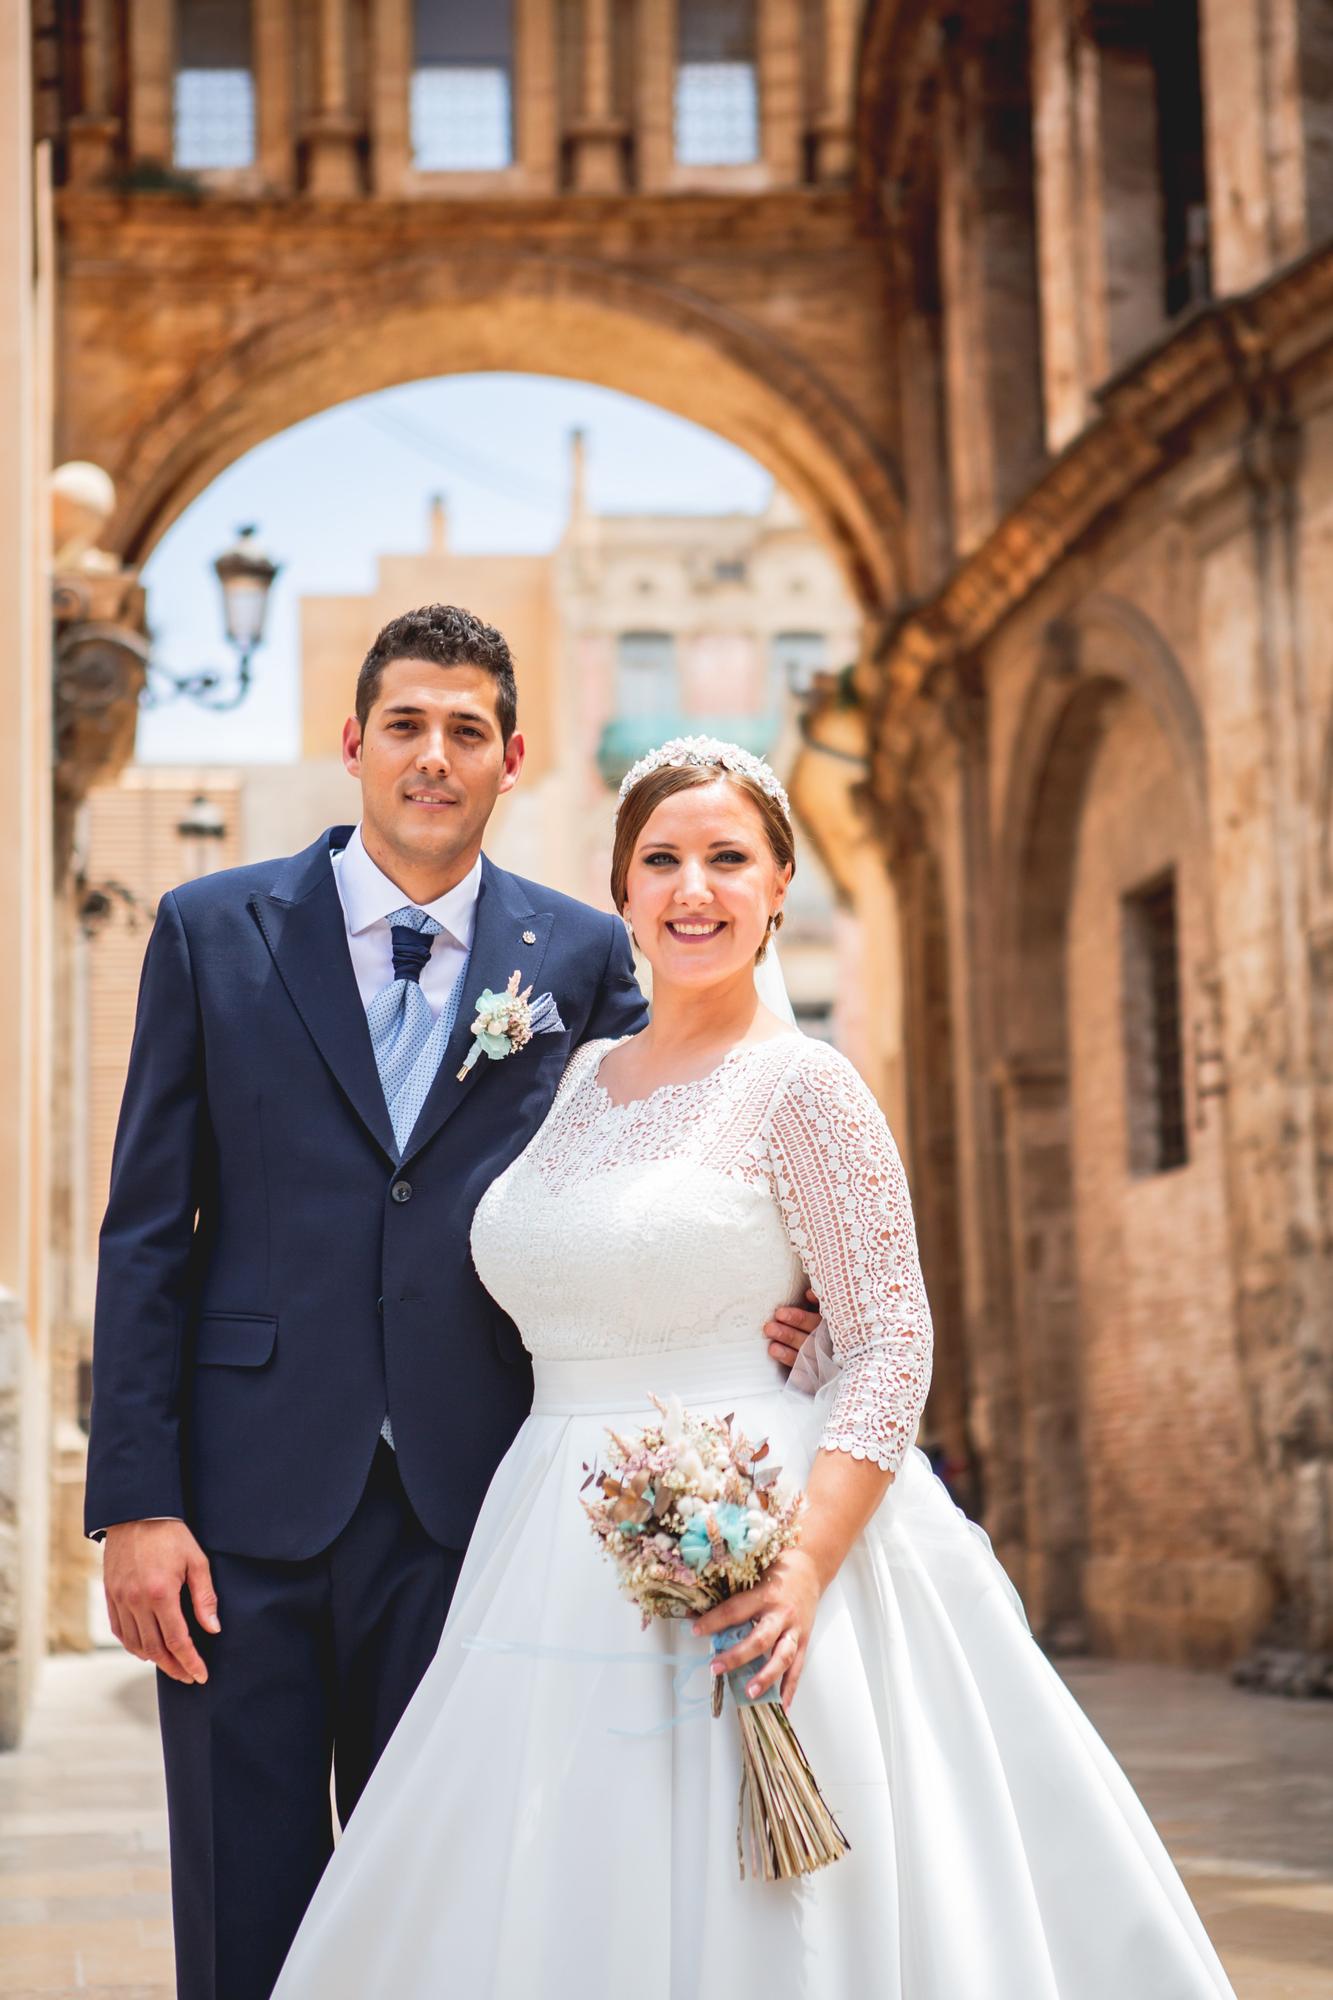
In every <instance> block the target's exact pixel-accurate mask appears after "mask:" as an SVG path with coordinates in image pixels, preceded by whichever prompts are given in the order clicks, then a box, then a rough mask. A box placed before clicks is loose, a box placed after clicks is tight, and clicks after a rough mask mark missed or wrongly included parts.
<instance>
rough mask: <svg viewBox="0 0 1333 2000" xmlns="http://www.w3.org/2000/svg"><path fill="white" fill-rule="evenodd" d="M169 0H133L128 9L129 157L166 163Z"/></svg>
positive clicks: (171, 45)
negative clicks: (133, 2) (132, 4)
mask: <svg viewBox="0 0 1333 2000" xmlns="http://www.w3.org/2000/svg"><path fill="white" fill-rule="evenodd" d="M175 42H176V37H175V33H174V30H173V22H172V7H171V0H135V4H134V6H132V7H131V8H130V10H129V65H130V84H129V96H130V158H131V160H157V161H160V162H161V163H162V164H163V165H164V166H165V165H167V164H169V162H170V160H171V154H172V115H171V86H172V74H173V71H174V68H175Z"/></svg>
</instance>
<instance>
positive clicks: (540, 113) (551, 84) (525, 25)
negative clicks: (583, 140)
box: [513, 0, 560, 194]
mask: <svg viewBox="0 0 1333 2000" xmlns="http://www.w3.org/2000/svg"><path fill="white" fill-rule="evenodd" d="M513 8H514V41H515V47H514V97H515V104H514V122H515V125H516V128H517V130H516V135H515V136H516V145H515V149H514V152H515V159H516V162H517V164H518V165H519V166H520V167H521V169H522V182H523V188H524V191H525V192H527V193H534V194H554V192H555V189H556V183H557V180H558V178H559V176H558V172H557V169H558V164H559V151H560V145H559V121H558V119H557V117H556V51H555V8H554V0H513Z"/></svg>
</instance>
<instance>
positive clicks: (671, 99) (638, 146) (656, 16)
mask: <svg viewBox="0 0 1333 2000" xmlns="http://www.w3.org/2000/svg"><path fill="white" fill-rule="evenodd" d="M635 30H636V33H635V56H636V64H635V68H636V73H637V77H638V94H637V101H636V103H635V107H634V121H635V134H634V136H635V161H636V174H635V179H636V181H637V182H638V185H639V188H640V190H641V191H643V192H645V193H655V192H657V191H658V190H659V189H661V188H666V187H670V185H671V174H672V168H673V166H674V164H675V156H676V145H675V103H676V6H675V0H639V6H638V11H637V14H636V17H635Z"/></svg>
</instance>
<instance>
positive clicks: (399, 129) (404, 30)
mask: <svg viewBox="0 0 1333 2000" xmlns="http://www.w3.org/2000/svg"><path fill="white" fill-rule="evenodd" d="M411 101H412V9H411V5H410V0H370V184H371V187H372V188H373V189H374V191H375V193H376V194H378V195H399V194H401V193H402V191H403V187H404V183H405V182H406V180H407V176H408V172H409V169H410V167H411V160H412V138H411V129H410V127H411Z"/></svg>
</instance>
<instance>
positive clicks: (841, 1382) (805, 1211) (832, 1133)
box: [695, 1050, 931, 1707]
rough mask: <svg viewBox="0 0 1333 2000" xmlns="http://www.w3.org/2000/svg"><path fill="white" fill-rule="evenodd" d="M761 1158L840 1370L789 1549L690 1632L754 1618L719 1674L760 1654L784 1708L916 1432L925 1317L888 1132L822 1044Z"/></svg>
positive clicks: (925, 1372)
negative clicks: (798, 1529) (839, 1582)
mask: <svg viewBox="0 0 1333 2000" xmlns="http://www.w3.org/2000/svg"><path fill="white" fill-rule="evenodd" d="M771 1158H772V1162H773V1174H774V1186H775V1190H776V1193H777V1197H778V1200H779V1202H780V1204H781V1207H782V1212H783V1215H784V1217H785V1219H786V1223H787V1233H788V1235H789V1236H790V1238H791V1242H792V1246H793V1248H794V1249H795V1250H796V1252H797V1254H798V1255H799V1257H800V1258H801V1260H802V1262H803V1264H804V1266H805V1269H806V1270H807V1272H808V1273H809V1274H810V1277H811V1279H812V1280H813V1283H814V1286H815V1289H816V1291H817V1292H818V1294H819V1298H820V1302H821V1304H822V1306H823V1311H824V1320H825V1324H826V1326H827V1327H828V1330H829V1335H830V1338H831V1340H832V1343H833V1348H834V1352H835V1355H836V1356H837V1359H838V1361H839V1362H840V1364H841V1368H840V1373H839V1375H838V1379H837V1382H836V1385H835V1388H834V1391H833V1401H832V1407H831V1410H830V1412H829V1417H828V1421H827V1423H826V1425H825V1427H824V1431H823V1435H822V1437H821V1439H820V1450H819V1452H818V1453H817V1455H816V1458H815V1462H814V1465H813V1466H812V1468H811V1472H810V1477H809V1480H808V1481H807V1484H806V1497H807V1501H808V1511H807V1515H806V1519H805V1524H804V1528H803V1531H802V1535H801V1542H800V1546H799V1547H798V1548H796V1549H792V1550H790V1551H788V1553H787V1554H785V1555H783V1556H781V1557H779V1559H778V1561H777V1562H775V1563H774V1564H773V1566H772V1568H771V1569H770V1570H769V1571H768V1573H767V1574H766V1575H765V1577H764V1580H763V1582H762V1583H761V1584H760V1585H759V1586H758V1587H757V1588H756V1589H755V1590H753V1591H746V1592H744V1593H743V1594H742V1595H741V1596H739V1597H736V1598H732V1599H731V1600H729V1602H728V1603H727V1604H725V1605H722V1606H719V1607H718V1608H717V1609H716V1610H714V1611H712V1612H709V1613H708V1614H707V1615H706V1616H705V1617H703V1618H701V1619H700V1620H699V1621H698V1623H697V1625H696V1627H695V1630H696V1631H698V1632H701V1633H712V1632H715V1631H721V1630H723V1629H725V1627H726V1626H728V1625H732V1624H739V1623H741V1622H743V1620H744V1619H746V1618H754V1619H755V1620H756V1625H755V1629H754V1631H753V1632H752V1633H751V1634H750V1636H749V1638H748V1639H746V1640H744V1641H743V1642H742V1643H741V1644H740V1645H738V1646H735V1647H732V1648H731V1649H730V1650H729V1651H728V1652H726V1653H724V1654H721V1655H719V1658H718V1661H717V1663H716V1665H717V1667H718V1668H719V1669H720V1670H721V1671H723V1672H725V1671H728V1670H729V1669H730V1668H732V1667H737V1666H741V1665H743V1664H746V1663H747V1662H748V1661H750V1660H757V1659H760V1658H761V1657H762V1656H763V1655H764V1654H765V1653H769V1652H771V1654H772V1658H771V1659H770V1660H769V1663H768V1665H767V1666H766V1667H765V1668H764V1669H763V1670H762V1671H761V1672H760V1673H758V1674H757V1675H756V1677H755V1680H754V1681H753V1682H752V1683H751V1691H752V1692H753V1693H762V1692H763V1691H764V1689H766V1688H767V1687H768V1686H770V1685H771V1683H772V1682H774V1681H776V1680H778V1679H781V1680H782V1683H783V1687H782V1698H783V1704H784V1706H787V1707H789V1706H790V1704H791V1699H792V1696H793V1695H794V1693H795V1691H796V1685H797V1682H798V1681H799V1679H800V1676H801V1670H802V1667H803V1666H804V1663H805V1654H806V1648H807V1646H808V1644H809V1640H810V1630H811V1626H812V1624H813V1622H814V1615H815V1610H816V1607H817V1606H818V1603H819V1599H820V1597H821V1595H822V1594H823V1592H824V1591H825V1590H826V1589H827V1588H828V1585H829V1584H830V1582H831V1581H832V1580H833V1578H834V1577H835V1576H836V1575H837V1573H838V1570H839V1569H840V1568H841V1566H842V1563H843V1561H844V1559H845V1558H846V1556H847V1553H848V1551H849V1550H850V1548H851V1547H852V1545H853V1543H854V1542H855V1541H856V1539H857V1537H858V1535H859V1534H860V1533H861V1531H862V1529H863V1528H864V1527H865V1525H866V1523H867V1522H868V1521H869V1519H870V1517H871V1515H872V1514H873V1513H874V1511H875V1509H876V1507H878V1505H879V1503H880V1501H881V1499H882V1498H883V1496H884V1492H885V1490H886V1488H887V1487H888V1486H889V1485H890V1484H891V1482H892V1480H893V1477H894V1474H895V1473H896V1471H897V1469H898V1467H899V1466H900V1465H901V1463H902V1461H903V1458H904V1457H905V1456H906V1453H907V1451H908V1449H909V1447H910V1445H911V1443H912V1441H913V1439H914V1438H915V1436H916V1429H917V1424H918V1423H919V1421H920V1418H921V1412H922V1409H923V1408H924V1406H925V1401H926V1392H927V1390H928V1389H929V1387H930V1366H931V1321H930V1307H929V1304H928V1302H927V1299H926V1290H925V1285H924V1283H923V1282H922V1277H921V1265H920V1261H919V1259H918V1256H917V1246H916V1231H915V1227H914V1225H913V1221H912V1204H911V1198H910V1196H909V1194H908V1190H907V1178H906V1175H905V1174H904V1172H903V1166H902V1161H901V1159H900V1158H899V1156H898V1149H897V1147H896V1146H895V1144H894V1142H893V1135H892V1133H891V1132H890V1131H889V1128H888V1126H887V1124H886V1123H885V1121H884V1115H883V1113H882V1112H881V1110H880V1108H879V1106H878V1105H877V1104H876V1102H875V1100H874V1098H873V1097H872V1096H871V1094H870V1092H869V1090H867V1088H866V1086H865V1084H864V1083H863V1082H862V1081H861V1079H860V1077H859V1076H858V1075H857V1074H856V1072H855V1070H853V1069H852V1067H851V1065H850V1064H849V1063H847V1062H845V1061H844V1060H843V1059H842V1058H841V1057H839V1056H837V1055H835V1054H834V1053H833V1052H832V1051H828V1052H827V1053H825V1052H824V1051H822V1050H821V1051H820V1052H819V1053H818V1054H817V1055H816V1054H815V1052H814V1050H811V1051H810V1052H809V1054H808V1055H806V1056H803V1060H802V1062H801V1063H800V1065H799V1066H798V1068H797V1069H796V1071H795V1073H794V1074H789V1076H788V1079H787V1081H786V1083H785V1085H784V1087H783V1090H782V1092H781V1094H780V1097H779V1100H778V1102H777V1104H776V1105H775V1107H774V1111H773V1119H772V1127H771Z"/></svg>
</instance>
